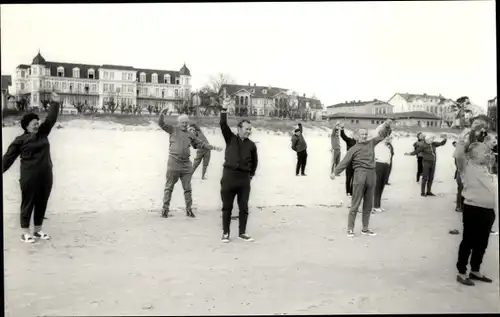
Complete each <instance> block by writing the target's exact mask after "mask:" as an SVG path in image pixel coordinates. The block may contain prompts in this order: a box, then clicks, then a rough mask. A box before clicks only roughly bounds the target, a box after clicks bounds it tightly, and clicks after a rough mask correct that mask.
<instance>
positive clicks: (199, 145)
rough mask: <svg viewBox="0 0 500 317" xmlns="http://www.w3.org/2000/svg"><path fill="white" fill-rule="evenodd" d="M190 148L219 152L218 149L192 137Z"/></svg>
mask: <svg viewBox="0 0 500 317" xmlns="http://www.w3.org/2000/svg"><path fill="white" fill-rule="evenodd" d="M191 146H192V147H193V148H195V149H201V150H220V148H219V147H217V146H214V145H210V144H208V143H207V142H204V141H202V140H200V139H198V138H197V137H195V136H194V135H193V136H192V137H191Z"/></svg>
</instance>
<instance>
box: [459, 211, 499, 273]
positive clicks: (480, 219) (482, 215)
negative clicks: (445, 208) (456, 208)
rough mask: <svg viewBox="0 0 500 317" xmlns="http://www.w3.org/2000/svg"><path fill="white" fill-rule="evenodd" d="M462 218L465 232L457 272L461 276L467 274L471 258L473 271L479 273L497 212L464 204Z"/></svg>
mask: <svg viewBox="0 0 500 317" xmlns="http://www.w3.org/2000/svg"><path fill="white" fill-rule="evenodd" d="M462 217H463V218H462V221H463V225H464V230H463V237H462V242H461V243H460V247H459V248H458V262H457V270H458V273H460V274H466V273H467V264H468V262H469V257H470V267H471V271H474V272H479V270H480V268H481V263H482V262H483V256H484V253H485V251H486V248H487V247H488V240H489V238H490V232H491V227H492V226H493V223H494V222H495V211H494V210H493V209H486V208H481V207H476V206H470V205H467V204H464V210H463V214H462Z"/></svg>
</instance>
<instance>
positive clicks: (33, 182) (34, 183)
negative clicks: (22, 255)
mask: <svg viewBox="0 0 500 317" xmlns="http://www.w3.org/2000/svg"><path fill="white" fill-rule="evenodd" d="M59 108H60V97H59V95H58V94H56V93H55V92H53V93H52V95H51V101H50V107H49V109H48V113H47V117H46V118H45V120H44V121H43V122H42V123H40V118H39V117H38V115H37V114H35V113H28V114H25V115H24V116H23V117H22V119H21V127H22V128H23V130H24V133H23V134H22V135H20V136H18V137H16V138H15V139H14V141H13V142H12V143H11V144H10V145H9V147H8V149H7V152H6V153H5V154H4V156H3V159H2V165H3V173H5V172H6V171H7V170H8V169H9V168H10V167H11V166H12V164H14V162H15V160H16V159H17V157H18V156H20V157H21V177H20V180H19V184H20V186H21V217H20V219H21V229H22V230H23V233H22V234H21V241H23V242H25V243H33V242H35V239H42V240H48V239H50V236H49V235H48V234H47V233H45V232H44V231H42V225H43V219H44V216H45V212H46V210H47V203H48V201H49V197H50V193H51V191H52V181H53V174H52V159H51V155H50V143H49V139H48V136H49V134H50V132H51V131H52V128H53V127H54V125H55V123H56V121H57V117H58V115H59ZM33 212H34V215H33V222H34V233H33V235H31V233H30V221H31V215H32V214H33Z"/></svg>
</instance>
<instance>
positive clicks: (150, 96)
mask: <svg viewBox="0 0 500 317" xmlns="http://www.w3.org/2000/svg"><path fill="white" fill-rule="evenodd" d="M137 99H148V100H158V101H160V100H166V101H168V100H170V101H176V100H182V98H181V96H177V97H171V96H164V97H161V96H160V97H158V96H155V95H147V96H145V95H139V94H138V95H137Z"/></svg>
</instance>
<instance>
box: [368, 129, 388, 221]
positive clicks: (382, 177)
mask: <svg viewBox="0 0 500 317" xmlns="http://www.w3.org/2000/svg"><path fill="white" fill-rule="evenodd" d="M390 138H391V137H390V136H388V137H387V138H385V141H384V142H381V143H379V144H378V145H377V146H375V173H376V175H377V179H376V184H375V196H374V202H373V210H372V211H373V212H382V211H384V209H383V208H381V207H380V203H381V200H382V194H383V192H384V188H385V185H386V184H387V179H388V178H389V173H390V171H391V162H392V156H393V152H392V150H391V146H390V144H391V140H390Z"/></svg>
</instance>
